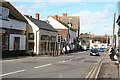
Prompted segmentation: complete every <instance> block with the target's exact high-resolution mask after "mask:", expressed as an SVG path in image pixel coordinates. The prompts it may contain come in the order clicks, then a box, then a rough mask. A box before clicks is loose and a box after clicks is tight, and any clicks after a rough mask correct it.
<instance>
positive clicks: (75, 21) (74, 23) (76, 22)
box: [59, 16, 80, 30]
mask: <svg viewBox="0 0 120 80" xmlns="http://www.w3.org/2000/svg"><path fill="white" fill-rule="evenodd" d="M69 18H72V19H71V23H72V27H71V28H73V29H75V30H78V27H79V25H80V24H79V21H80V20H79V16H59V20H60V21H62V22H64V23H65V24H66V25H68V22H69Z"/></svg>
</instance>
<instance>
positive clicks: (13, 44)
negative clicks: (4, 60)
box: [1, 29, 26, 57]
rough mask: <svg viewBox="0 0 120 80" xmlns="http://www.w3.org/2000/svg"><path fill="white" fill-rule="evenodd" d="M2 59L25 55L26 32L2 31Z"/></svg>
mask: <svg viewBox="0 0 120 80" xmlns="http://www.w3.org/2000/svg"><path fill="white" fill-rule="evenodd" d="M1 36H2V57H12V56H20V55H23V54H25V37H26V36H25V31H19V30H13V29H2V34H1Z"/></svg>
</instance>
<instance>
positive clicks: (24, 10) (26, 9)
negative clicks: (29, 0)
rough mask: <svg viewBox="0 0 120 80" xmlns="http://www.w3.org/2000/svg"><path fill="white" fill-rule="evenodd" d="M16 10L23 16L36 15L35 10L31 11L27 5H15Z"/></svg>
mask: <svg viewBox="0 0 120 80" xmlns="http://www.w3.org/2000/svg"><path fill="white" fill-rule="evenodd" d="M15 7H16V9H17V10H18V11H19V12H20V13H22V14H32V13H35V11H34V10H32V9H30V7H28V6H27V5H15Z"/></svg>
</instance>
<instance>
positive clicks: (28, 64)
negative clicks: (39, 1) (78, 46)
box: [0, 51, 105, 78]
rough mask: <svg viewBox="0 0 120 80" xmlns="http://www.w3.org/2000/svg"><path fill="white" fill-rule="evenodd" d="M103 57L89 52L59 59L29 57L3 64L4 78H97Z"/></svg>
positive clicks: (102, 54)
mask: <svg viewBox="0 0 120 80" xmlns="http://www.w3.org/2000/svg"><path fill="white" fill-rule="evenodd" d="M104 55H105V53H101V56H90V55H89V51H84V52H77V53H72V54H71V55H66V56H59V57H33V58H32V57H29V58H24V59H18V60H10V61H3V62H2V71H3V72H2V75H0V76H1V77H3V78H95V77H96V76H97V74H98V73H97V72H98V70H99V62H100V61H101V59H102V56H104Z"/></svg>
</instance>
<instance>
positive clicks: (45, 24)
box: [26, 16, 57, 32]
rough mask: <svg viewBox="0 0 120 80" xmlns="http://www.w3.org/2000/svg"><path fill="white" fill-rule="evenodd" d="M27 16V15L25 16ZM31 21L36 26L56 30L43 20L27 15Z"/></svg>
mask: <svg viewBox="0 0 120 80" xmlns="http://www.w3.org/2000/svg"><path fill="white" fill-rule="evenodd" d="M26 17H27V16H26ZM27 18H28V19H29V20H30V21H31V22H33V23H34V24H35V25H36V26H38V27H39V28H40V29H44V30H49V31H54V32H57V30H56V29H54V28H53V27H52V26H51V25H50V24H48V23H47V22H45V21H41V20H37V19H34V18H31V17H27Z"/></svg>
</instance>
